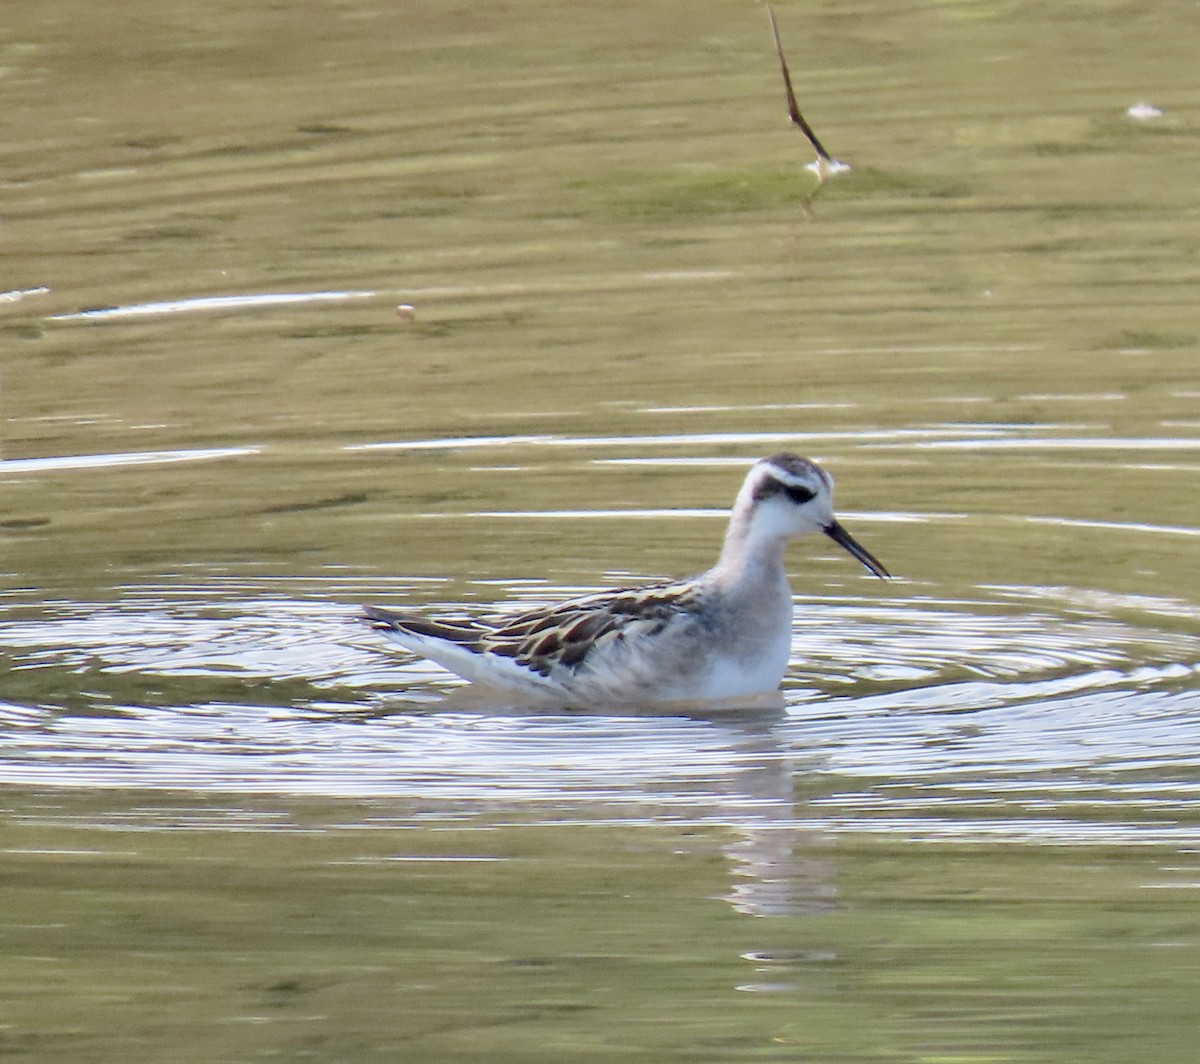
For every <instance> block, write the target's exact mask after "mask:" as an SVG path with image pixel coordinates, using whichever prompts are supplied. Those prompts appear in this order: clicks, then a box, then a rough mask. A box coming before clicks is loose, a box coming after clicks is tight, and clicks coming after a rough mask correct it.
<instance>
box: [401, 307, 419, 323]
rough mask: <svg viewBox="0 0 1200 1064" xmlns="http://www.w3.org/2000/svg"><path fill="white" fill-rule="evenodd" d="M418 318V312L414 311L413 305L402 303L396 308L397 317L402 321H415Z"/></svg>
mask: <svg viewBox="0 0 1200 1064" xmlns="http://www.w3.org/2000/svg"><path fill="white" fill-rule="evenodd" d="M416 316H417V314H416V311H414V310H413V308H412V304H411V303H401V304H400V305H399V306H398V307H397V308H396V317H397V318H399V319H400V320H401V321H413V320H415V319H416Z"/></svg>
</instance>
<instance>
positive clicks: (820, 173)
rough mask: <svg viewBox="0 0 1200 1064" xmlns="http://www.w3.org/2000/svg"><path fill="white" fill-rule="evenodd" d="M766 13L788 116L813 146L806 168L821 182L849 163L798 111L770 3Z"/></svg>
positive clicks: (777, 24)
mask: <svg viewBox="0 0 1200 1064" xmlns="http://www.w3.org/2000/svg"><path fill="white" fill-rule="evenodd" d="M766 7H767V15H768V16H769V17H770V19H771V33H772V35H773V36H774V37H775V51H776V53H777V54H778V56H779V69H780V70H781V71H782V72H783V87H784V90H785V91H786V92H787V105H788V117H789V118H790V119H791V120H792V123H793V125H796V126H798V127H799V129H800V132H801V133H803V134H804V136H805V137H806V138H807V140H808V143H809V144H811V145H812V146H813V151H815V152H816V153H817V157H816V159H814V160H813V161H812V162H811V163H809V164H808V166H807V167H806V169H808V170H811V171H812V172H813V173H814V174H816V175H817V184H822V183H823V182H824V181H825V179H826V178H827V177H832V176H833V175H834V174H841V173H845V171H847V170H849V169H850V164H849V163H842V162H838V160H837V159H835V158H834V157H833V156H832V155H830V154H829V152H827V151H826V150H825V145H823V144H822V143H821V142H820V140H819V139H818V138H817V135H816V133H814V132H813V127H812V126H810V125H809V124H808V122H807V120H806V119H805V117H804V115H802V114H801V113H800V107H799V105H798V104H797V103H796V92H795V90H794V89H793V88H792V75H791V74H790V73H788V65H787V59H785V58H784V55H783V41H782V40H781V39H780V37H779V23H778V22H776V21H775V12H774V11H773V10H772V9H771V5H770V4H767V5H766Z"/></svg>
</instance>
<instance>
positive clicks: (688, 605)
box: [363, 453, 891, 707]
mask: <svg viewBox="0 0 1200 1064" xmlns="http://www.w3.org/2000/svg"><path fill="white" fill-rule="evenodd" d="M812 532H822V533H824V534H825V535H826V536H828V537H829V538H830V539H832V540H833V541H834V542H835V543H837V544H838V545H839V546H841V547H843V548H844V549H845V550H847V551H848V552H849V553H850V554H851V555H852V556H853V557H854V558H856V559H858V561H860V562H861V563H862V564H863V565H864V566H865V567H866V568H867V569H868V570H869V571H870V572H872V573H874V574H875V575H876V576H878V577H882V578H887V577H890V576H891V573H889V572H888V571H887V569H885V568H884V567H883V565H882V564H881V563H880V562H879V561H878V560H877V559H876V558H875V556H874V555H872V554H871V553H870V552H869V551H868V550H867V549H866V548H865V547H863V546H861V545H860V544H859V543H858V541H857V540H855V539H854V537H853V536H851V535H850V533H849V532H847V531H846V529H845V527H844V526H843V525H842V523H841V522H840V521H839V520H838V519H837V518H836V517H835V516H834V513H833V478H832V477H831V476H830V475H829V473H827V472H826V471H825V470H824V469H823V468H821V466H819V465H817V464H816V463H815V462H813V461H810V460H809V459H807V458H801V457H799V456H798V455H795V454H788V453H780V454H773V455H771V456H769V457H767V458H762V459H760V460H759V461H757V462H755V463H754V465H753V466H752V467H751V469H750V471H749V473H748V474H747V476H746V479H745V481H744V482H743V484H742V486H741V489H740V490H739V492H738V494H737V497H736V499H735V500H734V504H733V509H732V511H731V513H730V518H729V524H728V528H727V530H726V532H725V540H724V543H723V545H722V547H721V552H720V556H719V557H718V559H717V562H716V564H715V565H714V566H713V567H712V568H711V569H709V570H707V571H706V572H704V573H702V574H700V575H699V576H696V577H692V578H690V579H685V580H673V581H666V582H660V583H652V584H648V585H643V586H640V587H634V588H622V589H613V590H608V591H602V592H599V593H596V594H590V595H585V596H582V597H579V598H572V599H569V600H567V601H565V602H561V603H558V604H554V605H546V606H539V607H536V608H533V609H525V610H522V611H519V612H515V613H501V614H500V615H499V616H497V617H496V618H495V619H486V618H476V617H460V616H456V617H454V618H451V619H437V618H433V617H428V616H423V615H417V614H409V613H396V612H393V611H392V610H387V609H380V608H378V607H375V606H366V607H364V608H363V616H364V619H365V620H366V621H367V622H368V623H369V624H370V625H371V626H372V627H373V628H374V629H376V630H377V631H379V632H381V633H383V634H384V635H385V636H387V637H388V638H389V639H390V640H392V641H394V642H396V643H399V644H400V646H402V647H403V648H405V649H406V650H408V651H410V652H412V653H414V654H417V655H419V656H422V657H425V658H428V659H429V660H431V661H433V662H436V663H437V664H438V665H441V666H442V667H443V668H445V669H448V670H449V671H450V672H452V673H455V674H457V675H458V676H460V677H462V678H463V679H466V680H470V681H473V682H474V683H475V684H476V686H477V687H482V688H484V689H485V690H491V691H497V692H504V693H506V694H508V695H510V696H516V697H518V698H522V699H525V698H527V699H532V700H534V701H536V702H539V703H544V702H552V703H555V704H558V705H562V706H576V707H577V706H595V705H598V704H603V705H634V704H637V705H646V704H656V703H662V702H680V701H687V702H710V701H715V700H721V701H730V700H736V699H740V698H752V697H755V696H761V695H766V694H769V693H772V692H777V691H778V689H779V685H780V683H781V682H782V680H783V676H784V673H785V672H786V670H787V665H788V659H789V657H790V655H791V633H792V592H791V587H790V585H789V583H788V578H787V573H786V572H785V570H784V564H783V559H784V550H785V548H786V547H787V544H788V543H789V542H790V541H791V540H792V539H793V538H795V537H796V536H802V535H805V534H807V533H812Z"/></svg>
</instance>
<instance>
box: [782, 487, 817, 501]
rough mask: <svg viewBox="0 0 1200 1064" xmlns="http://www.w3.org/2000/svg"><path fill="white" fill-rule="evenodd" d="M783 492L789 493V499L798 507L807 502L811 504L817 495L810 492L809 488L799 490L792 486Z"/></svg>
mask: <svg viewBox="0 0 1200 1064" xmlns="http://www.w3.org/2000/svg"><path fill="white" fill-rule="evenodd" d="M783 490H784V491H785V492H787V497H788V498H789V499H791V500H792V502H794V503H795V504H796V505H797V506H803V505H804V504H805V503H806V502H811V501H812V499H813V497H814V496H815V495H816V494H817V493H816V492H815V491H809V490H808V488H797V487H794V486H793V485H791V484H788V485H785V487H784V489H783Z"/></svg>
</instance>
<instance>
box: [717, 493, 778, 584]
mask: <svg viewBox="0 0 1200 1064" xmlns="http://www.w3.org/2000/svg"><path fill="white" fill-rule="evenodd" d="M754 516H755V513H754V505H753V503H752V501H751V500H750V499H749V498H743V497H742V496H740V495H739V496H738V499H737V501H736V502H735V503H734V506H733V513H732V515H731V516H730V519H729V527H728V529H726V531H725V542H724V544H722V546H721V556H720V557H719V558H718V559H717V564H716V565H715V566H714V567H713V573H714V575H716V576H717V577H718V579H719V580H721V582H722V583H725V584H727V585H728V584H742V583H747V582H749V583H753V582H756V581H768V582H777V581H779V580H784V581H786V579H787V576H786V574H785V572H784V568H783V552H784V550H785V549H786V547H787V545H788V541H789V540H790V539H791V536H789V535H786V534H784V533H782V532H779V531H777V530H773V529H771V528H768V527H764V523H763V522H758V521H755V520H754Z"/></svg>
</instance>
